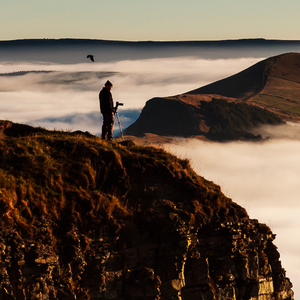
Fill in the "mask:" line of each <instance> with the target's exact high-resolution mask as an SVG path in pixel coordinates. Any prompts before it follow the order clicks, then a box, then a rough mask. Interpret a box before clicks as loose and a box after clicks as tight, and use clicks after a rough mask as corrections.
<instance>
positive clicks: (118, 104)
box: [115, 102, 124, 140]
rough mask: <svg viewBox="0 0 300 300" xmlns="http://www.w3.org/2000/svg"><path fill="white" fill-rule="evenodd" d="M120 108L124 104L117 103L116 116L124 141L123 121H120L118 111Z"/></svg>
mask: <svg viewBox="0 0 300 300" xmlns="http://www.w3.org/2000/svg"><path fill="white" fill-rule="evenodd" d="M118 106H123V103H120V102H117V103H116V107H115V114H116V115H117V119H118V123H119V127H120V131H121V136H122V140H124V137H123V131H122V126H121V121H120V118H119V114H118V111H117V109H118Z"/></svg>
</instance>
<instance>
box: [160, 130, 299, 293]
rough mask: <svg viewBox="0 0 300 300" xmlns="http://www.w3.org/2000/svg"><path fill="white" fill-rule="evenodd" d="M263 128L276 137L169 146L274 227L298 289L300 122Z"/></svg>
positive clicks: (280, 250)
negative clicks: (256, 141) (263, 140)
mask: <svg viewBox="0 0 300 300" xmlns="http://www.w3.org/2000/svg"><path fill="white" fill-rule="evenodd" d="M263 129H264V130H265V132H266V133H267V134H268V136H272V138H270V139H268V140H266V141H265V142H260V143H246V142H232V143H212V142H202V141H199V140H183V141H178V143H177V144H174V145H166V146H165V147H166V148H167V149H168V150H169V151H170V152H171V153H174V154H175V155H178V156H180V157H182V158H189V159H190V160H191V164H192V166H193V168H194V169H195V171H196V172H197V173H198V174H199V175H201V176H204V177H205V178H206V179H208V180H212V181H213V182H215V183H216V184H218V185H220V186H221V188H222V191H223V193H224V194H225V195H227V196H228V197H230V198H232V199H233V201H235V202H237V203H238V204H239V205H241V206H243V207H244V208H246V209H247V211H248V214H249V216H250V218H253V219H258V220H259V221H260V222H261V223H266V224H267V225H268V226H270V227H271V229H272V231H273V233H275V234H276V239H275V241H274V243H275V245H276V246H277V247H278V248H279V252H280V254H281V261H282V265H283V267H284V268H285V269H286V270H287V276H288V277H290V279H291V281H292V283H293V285H294V291H295V294H296V295H297V294H298V295H299V294H300V279H299V278H300V261H299V253H300V241H299V239H298V236H299V231H300V218H299V212H300V201H299V200H300V199H299V183H300V172H299V170H300V151H299V149H300V127H299V126H297V125H294V126H279V127H264V128H263ZM296 299H297V297H296Z"/></svg>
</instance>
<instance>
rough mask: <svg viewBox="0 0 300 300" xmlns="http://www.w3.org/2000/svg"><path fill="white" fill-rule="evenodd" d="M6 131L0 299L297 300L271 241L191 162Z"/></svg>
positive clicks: (149, 151)
mask: <svg viewBox="0 0 300 300" xmlns="http://www.w3.org/2000/svg"><path fill="white" fill-rule="evenodd" d="M1 128H2V139H1V140H0V157H1V160H0V188H1V189H0V209H1V216H2V217H1V219H0V226H1V231H0V255H1V262H0V289H1V292H0V299H116V300H119V299H136V300H141V299H149V300H150V299H157V300H158V299H162V300H163V299H166V300H167V299H170V300H171V299H182V300H193V299H203V300H210V299H211V300H212V299H228V300H235V299H252V300H254V299H255V300H269V299H270V300H271V299H272V300H273V299H274V300H275V299H276V300H283V299H293V292H292V290H291V287H292V284H291V283H290V281H289V279H288V278H286V276H285V271H284V269H283V268H282V266H281V262H280V260H279V253H278V251H277V250H276V247H275V245H274V244H273V240H274V235H273V234H272V232H271V230H270V229H269V228H268V227H267V226H266V225H264V224H260V223H259V222H258V221H257V220H251V219H249V217H248V215H247V213H246V211H245V210H244V209H243V208H242V207H240V206H238V205H237V204H236V203H234V202H232V200H231V199H229V198H227V197H226V196H224V195H223V194H222V192H221V191H220V188H219V187H218V186H217V185H215V184H214V183H213V182H209V181H207V180H205V179H204V178H202V177H200V176H198V175H197V174H195V173H194V172H193V170H192V169H191V168H190V166H189V163H188V161H186V160H181V159H178V158H177V157H174V156H172V155H170V154H169V153H166V152H164V151H162V150H160V149H156V148H152V147H139V146H137V145H135V144H133V143H132V142H130V141H124V142H119V143H113V144H107V143H105V142H102V141H101V140H99V139H97V138H92V137H84V136H80V135H79V136H78V135H72V134H67V133H57V132H46V133H45V132H42V133H40V134H38V133H35V135H34V136H27V135H28V134H30V130H26V132H25V131H24V132H23V134H22V135H23V136H22V137H12V136H7V135H10V132H14V131H13V130H12V128H14V125H13V124H11V123H9V124H7V123H5V124H4V125H3V124H2V127H1ZM8 128H10V130H7V129H8ZM27 129H28V128H27Z"/></svg>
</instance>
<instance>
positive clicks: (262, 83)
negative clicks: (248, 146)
mask: <svg viewBox="0 0 300 300" xmlns="http://www.w3.org/2000/svg"><path fill="white" fill-rule="evenodd" d="M287 120H289V121H300V54H299V53H287V54H282V55H279V56H275V57H271V58H268V59H266V60H263V61H261V62H258V63H257V64H255V65H253V66H251V67H249V68H247V69H246V70H244V71H242V72H240V73H238V74H235V75H233V76H230V77H228V78H225V79H222V80H219V81H217V82H214V83H211V84H209V85H206V86H204V87H201V88H199V89H196V90H193V91H190V92H187V93H185V94H182V95H177V96H173V97H167V98H154V99H151V100H149V101H148V102H147V103H146V106H145V107H144V109H143V111H142V113H141V115H140V118H139V119H138V120H137V121H136V122H135V123H134V124H132V125H131V126H129V127H128V128H127V129H126V130H125V133H126V134H127V135H132V136H140V137H141V136H143V135H144V134H146V133H151V134H156V135H159V136H183V137H190V136H194V137H195V136H196V137H203V138H206V139H210V140H240V139H257V138H260V137H259V136H255V135H254V134H252V133H251V128H253V127H256V126H259V125H263V124H272V125H277V124H281V123H283V122H284V121H287Z"/></svg>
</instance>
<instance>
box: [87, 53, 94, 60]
mask: <svg viewBox="0 0 300 300" xmlns="http://www.w3.org/2000/svg"><path fill="white" fill-rule="evenodd" d="M86 58H89V59H90V60H91V61H94V55H90V54H89V55H88V56H87V57H86Z"/></svg>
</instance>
